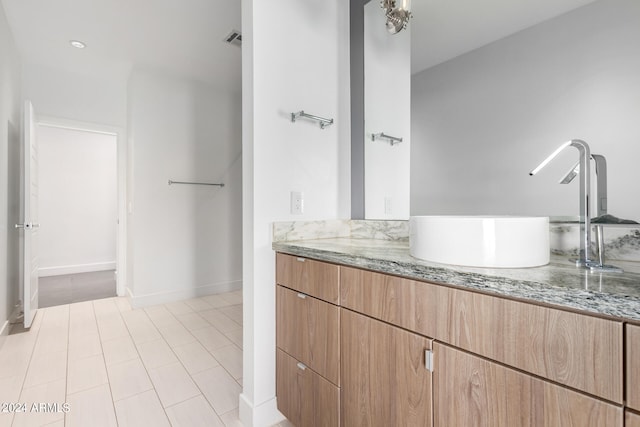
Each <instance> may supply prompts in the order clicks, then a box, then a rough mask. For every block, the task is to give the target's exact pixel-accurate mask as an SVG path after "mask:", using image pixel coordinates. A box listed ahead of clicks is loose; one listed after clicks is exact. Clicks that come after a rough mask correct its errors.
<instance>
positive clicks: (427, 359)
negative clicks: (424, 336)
mask: <svg viewBox="0 0 640 427" xmlns="http://www.w3.org/2000/svg"><path fill="white" fill-rule="evenodd" d="M424 366H425V368H427V370H428V371H431V372H433V369H434V365H433V350H425V351H424Z"/></svg>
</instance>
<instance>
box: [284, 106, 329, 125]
mask: <svg viewBox="0 0 640 427" xmlns="http://www.w3.org/2000/svg"><path fill="white" fill-rule="evenodd" d="M298 117H306V118H307V119H311V120H316V121H318V122H320V129H324V128H326V127H327V126H329V125H332V124H333V119H325V118H324V117H319V116H314V115H313V114H307V113H305V112H304V110H301V111H298V112H297V113H291V121H292V122H294V123H295V121H296V119H297V118H298Z"/></svg>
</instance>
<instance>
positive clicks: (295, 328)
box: [276, 254, 340, 427]
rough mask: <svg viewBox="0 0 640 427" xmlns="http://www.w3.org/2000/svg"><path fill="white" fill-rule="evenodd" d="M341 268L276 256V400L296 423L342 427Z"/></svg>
mask: <svg viewBox="0 0 640 427" xmlns="http://www.w3.org/2000/svg"><path fill="white" fill-rule="evenodd" d="M339 277H340V268H339V267H338V266H336V265H333V264H328V263H324V262H319V261H314V260H309V259H305V258H298V257H293V256H290V255H284V254H277V256H276V282H277V284H278V285H277V286H276V347H277V352H276V396H277V402H278V410H280V412H282V413H283V414H284V415H285V416H286V417H287V418H288V419H289V421H291V422H292V423H293V424H294V425H298V426H326V427H334V426H339V425H340V388H339V386H340V308H339V307H338V306H337V305H334V304H337V303H338V302H339V299H340V292H339V286H340V280H339Z"/></svg>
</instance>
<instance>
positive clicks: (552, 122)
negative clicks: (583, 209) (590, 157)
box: [352, 0, 640, 220]
mask: <svg viewBox="0 0 640 427" xmlns="http://www.w3.org/2000/svg"><path fill="white" fill-rule="evenodd" d="M412 12H413V18H412V19H411V21H410V23H409V28H408V29H407V30H405V31H401V32H400V33H398V34H395V35H391V34H388V33H387V32H386V31H385V28H384V11H383V10H382V9H381V8H380V5H379V2H377V1H370V2H367V3H366V4H365V5H364V6H363V20H364V30H363V33H364V37H363V39H364V40H363V43H364V49H363V51H364V67H363V68H364V117H365V120H364V132H363V133H364V135H363V136H362V139H363V140H364V156H363V157H364V171H365V172H364V187H365V188H364V196H365V197H364V203H363V204H364V206H365V214H364V217H366V218H368V219H406V218H408V216H409V215H410V214H411V215H422V214H516V215H545V216H575V215H577V214H578V182H577V180H574V181H573V182H572V183H570V184H567V185H561V184H559V183H558V181H559V180H560V178H562V176H564V175H565V174H566V173H567V171H568V170H569V169H570V168H571V166H573V164H574V163H575V162H576V161H577V159H578V152H577V151H576V150H571V149H567V150H565V151H564V152H563V153H561V154H560V155H559V156H558V157H557V158H556V159H555V160H554V162H553V163H552V164H550V165H549V166H548V167H547V168H546V169H545V170H544V171H542V172H541V173H540V174H538V175H536V176H535V177H530V176H529V174H528V172H529V171H530V170H531V169H533V168H534V167H535V166H536V165H537V164H538V163H539V162H540V161H541V160H543V159H544V158H545V157H547V155H548V154H550V153H551V152H552V151H553V150H555V149H556V148H557V147H558V146H560V145H561V144H562V143H563V142H565V141H567V140H569V139H582V140H584V141H586V142H587V143H588V144H589V146H590V147H591V152H592V153H594V154H600V155H603V156H605V158H606V160H607V169H608V176H607V178H608V211H609V213H611V214H613V215H616V216H618V217H621V218H630V219H635V220H640V198H638V197H636V196H635V195H634V192H635V185H634V184H635V183H637V182H638V181H639V180H640V168H638V167H637V162H638V161H639V160H640V126H638V125H637V123H638V117H640V77H639V76H640V25H639V23H640V2H638V1H637V0H596V1H593V0H562V1H557V0H553V1H552V0H545V1H538V2H528V1H524V0H523V1H516V2H514V1H510V0H492V1H487V2H482V3H481V4H480V3H478V2H475V1H473V0H460V1H458V2H455V4H453V2H433V1H414V2H412ZM381 25H382V28H379V27H380V26H381ZM378 28H379V30H378ZM383 37H385V38H386V39H383ZM403 37H404V39H403ZM384 40H386V41H384ZM389 40H390V41H389ZM352 43H353V40H352ZM352 46H353V45H352ZM371 46H373V47H374V49H373V50H374V53H375V52H378V53H379V55H378V56H375V55H374V54H372V52H371ZM409 46H410V47H409ZM385 49H386V50H385ZM352 51H353V49H352ZM381 52H382V54H380V53H381ZM406 52H409V58H406V57H405V54H406ZM409 64H410V65H409ZM352 72H353V71H352ZM403 73H404V74H403ZM407 73H408V74H409V76H408V77H407V76H406V74H407ZM403 78H404V79H406V80H404V81H410V86H409V89H408V95H406V94H404V92H403V91H402V87H404V86H403V85H404V84H405V83H403ZM407 117H408V118H409V121H408V122H407V124H404V125H403V120H405V119H407ZM402 126H409V127H410V129H409V131H406V130H405V129H404V128H403V127H402ZM378 132H384V133H387V134H391V135H393V133H397V134H398V135H394V136H401V137H403V143H401V144H396V145H394V146H391V145H390V144H388V143H385V142H383V141H372V140H371V134H372V133H378ZM354 143H357V141H354ZM403 144H404V145H403ZM392 149H393V150H392ZM401 149H406V151H407V152H402V151H401ZM399 153H402V155H400V154H399ZM354 173H356V174H357V173H361V171H360V172H359V171H358V170H357V169H354ZM406 175H408V179H407V178H406ZM595 180H596V177H595V174H593V173H592V181H593V185H592V187H593V188H595ZM409 188H410V191H407V190H408V189H409ZM354 199H355V200H357V199H358V195H357V194H356V197H354Z"/></svg>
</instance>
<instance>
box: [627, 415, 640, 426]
mask: <svg viewBox="0 0 640 427" xmlns="http://www.w3.org/2000/svg"><path fill="white" fill-rule="evenodd" d="M624 427H640V414H636V413H633V412H631V411H625V415H624Z"/></svg>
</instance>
